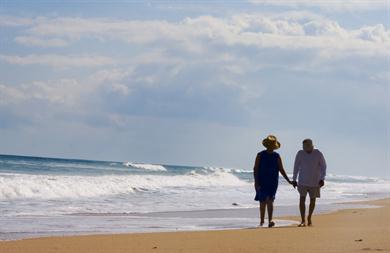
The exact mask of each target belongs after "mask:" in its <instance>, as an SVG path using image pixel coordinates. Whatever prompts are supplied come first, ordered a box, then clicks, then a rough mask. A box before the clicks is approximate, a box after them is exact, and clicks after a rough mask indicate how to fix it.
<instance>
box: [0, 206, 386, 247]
mask: <svg viewBox="0 0 390 253" xmlns="http://www.w3.org/2000/svg"><path fill="white" fill-rule="evenodd" d="M353 203H357V204H364V205H366V204H368V205H374V206H380V207H379V208H351V209H342V210H338V211H335V212H331V213H326V214H318V215H314V216H313V223H314V226H313V227H307V228H296V227H295V226H283V227H276V228H272V229H267V228H264V229H263V228H261V229H255V228H244V229H242V228H241V229H226V230H206V231H179V232H174V231H171V232H153V233H118V234H94V235H73V236H50V237H40V238H32V239H20V240H11V241H0V252H2V253H3V252H4V253H7V252H27V251H28V252H32V253H35V252H37V253H38V252H96V251H99V250H100V251H103V252H134V251H132V250H136V251H135V252H238V251H242V252H259V251H258V250H259V249H264V250H271V251H274V252H279V250H280V252H283V251H284V250H289V251H290V252H313V251H314V252H341V251H343V252H355V251H360V250H364V251H371V250H375V251H385V252H386V251H390V198H386V199H381V200H370V201H361V202H353ZM277 219H291V220H296V221H298V220H299V218H298V217H297V216H288V217H277ZM302 236H303V237H302ZM305 236H309V237H310V236H312V237H313V238H317V239H320V238H322V239H326V238H327V239H326V240H332V241H334V243H331V245H329V243H328V242H323V243H322V240H311V239H309V240H308V241H305V240H304V237H305ZM258 238H262V239H261V240H259V239H258ZM353 238H355V239H353ZM302 240H303V241H302ZM360 240H361V241H360ZM299 241H301V242H304V243H303V245H300V244H299V243H298V242H299ZM264 242H266V243H265V244H264ZM278 242H279V243H278ZM281 242H285V243H286V246H288V245H290V246H289V247H285V246H284V245H283V243H281ZM58 245H61V247H59V246H58ZM153 245H154V246H153ZM321 245H322V246H321ZM324 245H327V246H326V247H328V248H321V247H323V246H324ZM255 246H256V247H255ZM303 246H305V247H303ZM316 246H317V247H319V248H316ZM154 247H156V248H154ZM329 247H330V248H329ZM233 249H234V250H233ZM283 249H284V250H283Z"/></svg>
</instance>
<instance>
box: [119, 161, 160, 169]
mask: <svg viewBox="0 0 390 253" xmlns="http://www.w3.org/2000/svg"><path fill="white" fill-rule="evenodd" d="M123 165H124V166H126V167H133V168H137V169H144V170H151V171H166V170H167V169H166V168H165V167H164V166H162V165H158V164H147V163H132V162H126V163H124V164H123Z"/></svg>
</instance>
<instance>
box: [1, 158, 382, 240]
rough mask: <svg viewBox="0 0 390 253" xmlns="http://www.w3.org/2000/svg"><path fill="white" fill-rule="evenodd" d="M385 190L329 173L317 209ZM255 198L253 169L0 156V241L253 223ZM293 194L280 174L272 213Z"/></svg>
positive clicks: (377, 182) (377, 183)
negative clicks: (274, 208)
mask: <svg viewBox="0 0 390 253" xmlns="http://www.w3.org/2000/svg"><path fill="white" fill-rule="evenodd" d="M389 192H390V181H389V180H386V179H379V178H371V177H358V176H340V175H332V174H330V175H328V176H327V179H326V186H325V187H324V188H323V190H322V193H321V199H320V201H319V206H318V209H317V211H319V212H324V211H330V210H335V209H338V208H342V207H347V206H345V205H344V206H343V205H340V204H338V203H345V202H351V201H358V200H365V199H375V198H383V197H388V196H389ZM253 198H254V188H253V173H252V170H250V169H234V168H214V167H202V166H198V167H196V166H191V167H190V166H178V165H160V164H144V163H135V162H128V161H126V162H115V161H88V160H75V159H55V158H41V157H25V156H10V155H0V240H10V239H19V238H27V237H36V236H51V235H72V234H92V233H123V232H154V231H177V230H204V229H226V228H245V227H253V226H255V225H256V224H257V223H258V209H257V207H258V203H257V202H255V201H254V200H253ZM298 198H299V195H298V193H297V192H296V190H294V189H293V188H292V186H291V185H288V184H287V183H286V182H285V181H284V179H282V178H281V179H280V184H279V189H278V193H277V199H276V202H275V205H276V210H275V214H276V215H278V216H280V215H284V216H286V215H297V214H298V208H297V202H298ZM277 224H278V225H287V224H291V221H283V220H281V221H278V222H277Z"/></svg>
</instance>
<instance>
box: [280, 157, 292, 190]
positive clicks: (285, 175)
mask: <svg viewBox="0 0 390 253" xmlns="http://www.w3.org/2000/svg"><path fill="white" fill-rule="evenodd" d="M278 164H279V172H280V174H282V176H283V177H284V179H286V181H287V182H288V183H289V184H292V182H291V181H290V179H289V178H288V176H287V174H286V171H285V170H284V167H283V163H282V158H280V156H279V158H278Z"/></svg>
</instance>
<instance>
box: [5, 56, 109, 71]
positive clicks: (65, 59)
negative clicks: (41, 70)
mask: <svg viewBox="0 0 390 253" xmlns="http://www.w3.org/2000/svg"><path fill="white" fill-rule="evenodd" d="M0 60H3V61H5V62H7V63H10V64H17V65H31V64H39V65H47V66H52V67H59V68H66V67H98V66H105V65H112V64H115V60H114V59H112V58H110V57H106V56H96V55H77V56H76V55H71V56H67V55H57V54H42V55H37V54H30V55H25V56H18V55H0Z"/></svg>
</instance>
